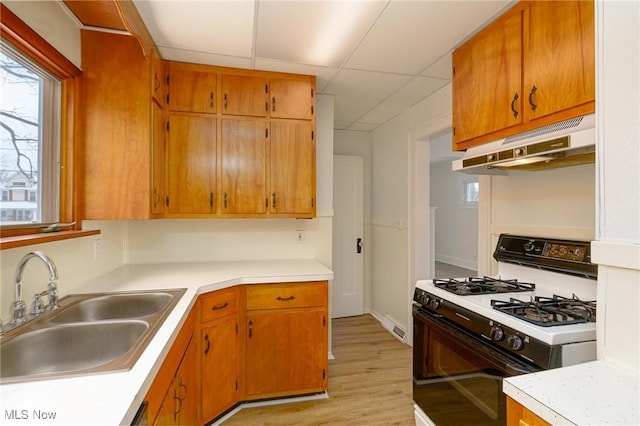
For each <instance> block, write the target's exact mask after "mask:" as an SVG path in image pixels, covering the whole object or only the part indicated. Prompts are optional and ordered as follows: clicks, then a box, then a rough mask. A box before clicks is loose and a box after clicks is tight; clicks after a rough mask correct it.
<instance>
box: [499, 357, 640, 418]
mask: <svg viewBox="0 0 640 426" xmlns="http://www.w3.org/2000/svg"><path fill="white" fill-rule="evenodd" d="M639 387H640V376H637V375H634V374H632V373H630V372H627V371H625V370H623V369H620V368H618V367H616V366H615V365H612V364H609V363H605V362H603V361H593V362H589V363H585V364H578V365H573V366H570V367H564V368H556V369H553V370H547V371H542V372H539V373H533V374H525V375H522V376H515V377H509V378H507V379H504V381H503V390H504V392H505V393H506V394H507V395H509V396H510V397H511V398H513V399H514V400H516V401H518V402H519V403H520V404H522V405H523V406H525V407H526V408H528V409H529V410H530V411H532V412H534V413H535V414H537V415H538V416H540V417H542V418H543V419H544V420H546V421H547V422H549V423H551V424H553V425H580V426H582V425H585V426H586V425H594V426H602V425H625V426H637V425H640V391H639Z"/></svg>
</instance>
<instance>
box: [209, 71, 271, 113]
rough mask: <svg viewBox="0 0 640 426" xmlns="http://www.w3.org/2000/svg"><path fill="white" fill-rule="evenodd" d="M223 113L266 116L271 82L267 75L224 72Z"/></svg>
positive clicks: (222, 90) (222, 77) (222, 89)
mask: <svg viewBox="0 0 640 426" xmlns="http://www.w3.org/2000/svg"><path fill="white" fill-rule="evenodd" d="M220 85H221V88H220V90H221V93H222V114H226V115H244V116H253V117H266V115H267V112H268V108H269V104H268V96H269V84H268V82H267V79H266V78H265V77H260V76H250V75H239V74H222V75H221V76H220Z"/></svg>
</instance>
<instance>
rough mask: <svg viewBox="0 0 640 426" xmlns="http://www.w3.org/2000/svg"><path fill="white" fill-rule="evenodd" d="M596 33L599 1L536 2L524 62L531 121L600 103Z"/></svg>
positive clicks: (531, 13) (531, 5)
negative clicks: (597, 78) (597, 99)
mask: <svg viewBox="0 0 640 426" xmlns="http://www.w3.org/2000/svg"><path fill="white" fill-rule="evenodd" d="M525 28H526V27H525ZM594 33H595V24H594V5H593V1H550V2H546V1H534V2H531V4H530V8H529V25H528V36H527V37H526V38H525V39H526V40H528V46H527V49H526V50H525V52H526V53H525V58H524V64H525V78H524V82H525V86H524V90H525V92H526V94H525V96H526V97H527V102H526V106H525V111H526V112H527V117H528V119H530V120H533V119H537V118H541V117H544V116H546V115H548V114H551V113H555V112H559V111H563V110H566V109H568V108H572V107H574V106H579V105H581V104H585V103H588V102H594V101H595V38H594V37H595V36H594Z"/></svg>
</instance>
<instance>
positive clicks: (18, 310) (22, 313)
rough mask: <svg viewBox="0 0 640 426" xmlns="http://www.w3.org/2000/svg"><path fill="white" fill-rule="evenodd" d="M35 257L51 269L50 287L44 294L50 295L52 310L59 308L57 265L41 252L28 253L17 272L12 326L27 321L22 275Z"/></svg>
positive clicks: (12, 308)
mask: <svg viewBox="0 0 640 426" xmlns="http://www.w3.org/2000/svg"><path fill="white" fill-rule="evenodd" d="M34 257H36V258H38V259H40V260H42V261H43V262H44V264H45V265H46V267H47V269H49V285H48V286H47V290H46V291H45V292H43V293H42V294H48V295H49V308H50V309H55V308H57V307H58V289H57V286H56V281H57V279H58V270H57V269H56V265H55V263H53V260H51V259H50V258H49V257H47V256H46V255H45V254H44V253H42V252H40V251H33V252H31V253H27V254H26V255H24V257H23V258H22V259H20V262H19V263H18V269H17V270H16V298H15V300H14V302H13V303H12V305H11V311H12V321H11V324H12V325H19V324H22V323H23V322H25V321H26V320H27V304H26V303H25V302H24V300H22V274H23V273H24V268H25V266H27V262H29V260H31V259H33V258H34Z"/></svg>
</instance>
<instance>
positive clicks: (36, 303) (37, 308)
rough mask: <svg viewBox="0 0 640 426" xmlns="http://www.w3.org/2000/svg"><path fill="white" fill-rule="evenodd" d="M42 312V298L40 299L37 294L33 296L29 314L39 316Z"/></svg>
mask: <svg viewBox="0 0 640 426" xmlns="http://www.w3.org/2000/svg"><path fill="white" fill-rule="evenodd" d="M43 310H44V304H43V303H42V298H40V294H39V293H36V295H35V296H33V309H32V310H31V313H32V314H33V315H40V314H41V313H42V311H43Z"/></svg>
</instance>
